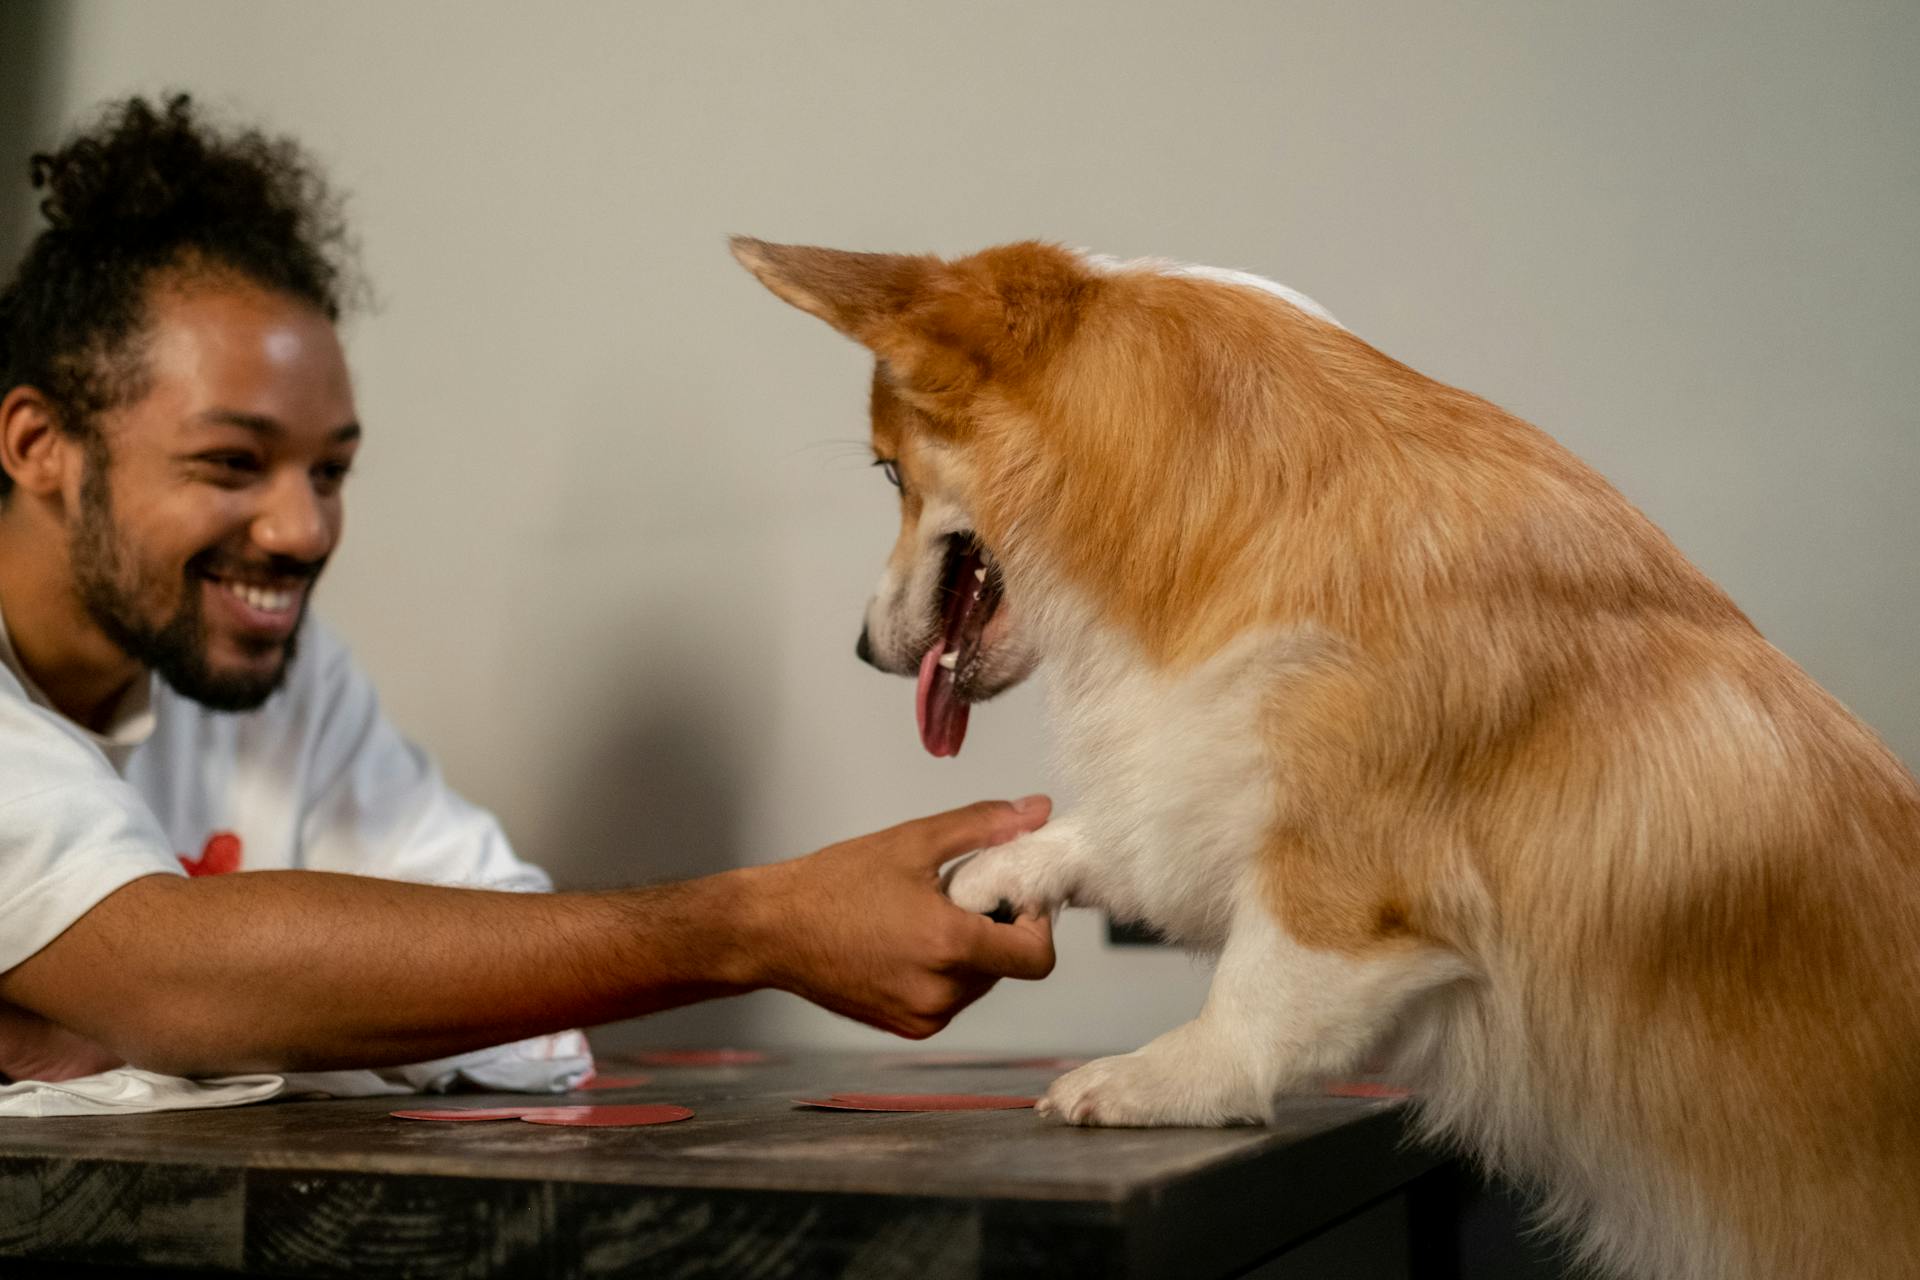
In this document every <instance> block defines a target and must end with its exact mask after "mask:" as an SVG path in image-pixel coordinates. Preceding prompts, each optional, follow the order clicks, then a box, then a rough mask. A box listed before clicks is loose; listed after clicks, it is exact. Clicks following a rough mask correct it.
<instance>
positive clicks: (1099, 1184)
mask: <svg viewBox="0 0 1920 1280" xmlns="http://www.w3.org/2000/svg"><path fill="white" fill-rule="evenodd" d="M910 1059H911V1055H900V1054H894V1055H887V1056H885V1057H877V1056H873V1055H846V1054H840V1055H832V1054H783V1055H779V1056H777V1057H776V1058H775V1060H774V1061H772V1062H769V1063H765V1064H761V1065H754V1066H739V1067H672V1068H657V1067H656V1068H633V1067H626V1066H622V1065H620V1064H618V1063H617V1062H610V1063H603V1066H602V1070H603V1071H605V1072H606V1073H608V1074H614V1073H616V1072H622V1071H626V1072H633V1071H640V1070H645V1071H647V1072H649V1073H650V1074H651V1076H652V1079H651V1080H650V1081H649V1082H648V1083H645V1084H641V1085H638V1086H635V1087H631V1088H625V1089H619V1090H600V1091H595V1092H592V1093H588V1094H581V1095H572V1096H569V1097H566V1098H559V1099H552V1098H541V1099H528V1098H526V1097H525V1096H524V1095H521V1096H513V1097H509V1096H507V1095H499V1094H468V1095H462V1096H460V1097H457V1098H453V1099H449V1100H444V1102H443V1103H440V1102H436V1103H423V1102H420V1101H418V1100H414V1099H399V1100H395V1099H391V1098H376V1099H337V1100H328V1101H305V1102H275V1103H268V1104H264V1105H259V1106H250V1107H241V1108H235V1109H231V1110H216V1111H190V1112H170V1113H161V1114H154V1115H136V1116H119V1117H81V1118H72V1119H46V1120H17V1119H8V1120H0V1275H5V1276H9V1277H10V1276H14V1275H18V1274H31V1270H30V1267H31V1265H32V1264H30V1263H29V1262H26V1261H22V1260H39V1262H40V1263H41V1264H42V1265H43V1266H44V1267H45V1271H44V1273H45V1274H49V1275H60V1276H87V1275H92V1276H104V1275H120V1274H124V1273H123V1272H122V1271H121V1270H119V1269H120V1268H132V1267H141V1268H155V1267H157V1268H172V1269H178V1270H186V1271H191V1272H194V1273H203V1272H213V1273H228V1274H233V1273H239V1274H246V1275H288V1276H350V1277H354V1278H355V1280H379V1278H381V1277H389V1276H467V1275H524V1276H534V1277H541V1278H542V1280H546V1278H548V1277H569V1276H647V1277H713V1278H715V1280H722V1278H729V1280H730V1278H731V1277H763V1276H764V1277H803V1276H857V1277H863V1278H867V1280H885V1278H892V1277H898V1278H899V1280H947V1278H949V1277H952V1278H954V1280H958V1278H961V1277H989V1276H991V1277H1015V1276H1048V1277H1070V1276H1127V1277H1149V1276H1153V1277H1158V1276H1167V1277H1180V1278H1182V1280H1188V1278H1191V1277H1207V1276H1239V1275H1248V1274H1251V1275H1256V1276H1259V1277H1262V1280H1267V1278H1269V1277H1271V1278H1273V1280H1281V1278H1289V1280H1290V1278H1292V1277H1296V1276H1297V1277H1301V1278H1302V1280H1306V1278H1309V1277H1323V1276H1325V1275H1329V1274H1339V1275H1341V1276H1343V1277H1352V1280H1372V1278H1373V1277H1380V1278H1381V1280H1386V1278H1388V1277H1395V1278H1398V1277H1406V1276H1410V1275H1423V1274H1428V1273H1427V1272H1424V1271H1418V1270H1415V1269H1410V1265H1409V1262H1408V1259H1409V1257H1410V1256H1412V1254H1414V1253H1417V1252H1418V1251H1417V1250H1415V1249H1414V1248H1413V1246H1412V1245H1411V1244H1410V1243H1409V1231H1410V1230H1411V1229H1412V1228H1410V1227H1409V1220H1410V1217H1409V1215H1410V1214H1414V1216H1416V1217H1417V1211H1416V1210H1415V1209H1414V1208H1411V1207H1410V1206H1412V1204H1413V1200H1412V1198H1411V1197H1410V1196H1409V1195H1408V1188H1409V1187H1410V1186H1412V1185H1414V1184H1416V1180H1418V1179H1420V1178H1421V1176H1422V1175H1423V1174H1425V1173H1427V1172H1428V1171H1429V1170H1432V1169H1434V1168H1435V1167H1436V1166H1438V1165H1439V1164H1441V1162H1442V1158H1441V1157H1440V1156H1438V1155H1436V1154H1434V1153H1432V1152H1429V1151H1427V1150H1424V1149H1422V1148H1419V1147H1415V1146H1412V1145H1409V1144H1407V1143H1406V1142H1405V1141H1404V1139H1405V1132H1404V1129H1403V1124H1402V1120H1401V1116H1400V1114H1399V1109H1398V1108H1397V1107H1396V1106H1395V1105H1394V1104H1392V1103H1390V1102H1382V1101H1372V1100H1364V1099H1351V1098H1332V1097H1327V1098H1318V1097H1316V1098H1302V1099H1298V1100H1294V1101H1290V1102H1288V1103H1287V1104H1286V1105H1285V1106H1284V1107H1283V1108H1282V1110H1281V1113H1280V1116H1279V1118H1278V1120H1277V1122H1276V1123H1275V1124H1274V1125H1272V1126H1271V1127H1267V1128H1241V1129H1229V1130H1096V1129H1070V1128H1065V1127H1062V1126H1058V1125H1054V1124H1049V1123H1045V1122H1043V1121H1040V1120H1039V1119H1038V1118H1036V1117H1035V1116H1034V1115H1033V1113H1032V1112H1030V1111H999V1112H975V1113H964V1114H942V1115H899V1114H856V1113H842V1112H825V1111H818V1110H809V1109H802V1108H797V1107H795V1106H794V1104H793V1101H792V1100H793V1099H795V1098H799V1097H809V1096H819V1095H821V1094H823V1093H828V1092H836V1091H838V1092H844V1091H853V1090H864V1091H871V1092H888V1093H907V1092H911V1093H933V1092H941V1093H945V1092H988V1093H1005V1094H1036V1093H1039V1092H1041V1091H1042V1090H1043V1088H1044V1087H1045V1085H1046V1083H1047V1081H1048V1080H1049V1079H1050V1078H1051V1077H1052V1076H1053V1075H1055V1074H1057V1071H1055V1070H1050V1069H1046V1068H1041V1069H1033V1068H1020V1067H981V1066H960V1067H954V1066H946V1067H929V1066H924V1065H907V1063H908V1061H909V1060H910ZM654 1101H660V1102H678V1103H682V1104H684V1105H686V1106H689V1107H691V1108H692V1109H693V1110H694V1112H695V1113H696V1114H695V1117H694V1118H693V1119H691V1120H686V1121H682V1122H680V1123H677V1124H670V1125H663V1126H658V1127H653V1128H645V1129H559V1128H544V1127H538V1126H534V1125H529V1124H523V1123H520V1122H518V1121H506V1122H502V1123H463V1124H432V1123H422V1122H417V1121H413V1122H410V1121H404V1120H397V1119H393V1118H391V1117H390V1116H389V1115H388V1114H387V1113H388V1112H389V1111H390V1110H392V1109H394V1108H395V1107H401V1106H420V1105H450V1106H462V1107H465V1106H485V1105H491V1104H523V1103H529V1102H534V1103H551V1102H593V1103H617V1102H654ZM1334 1257H1338V1258H1339V1259H1341V1260H1342V1261H1341V1263H1340V1267H1341V1269H1340V1270H1338V1271H1337V1272H1334V1271H1329V1270H1327V1264H1326V1263H1325V1260H1326V1259H1328V1258H1334ZM1315 1259H1320V1261H1318V1262H1316V1261H1315Z"/></svg>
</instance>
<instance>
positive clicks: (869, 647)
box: [853, 627, 873, 666]
mask: <svg viewBox="0 0 1920 1280" xmlns="http://www.w3.org/2000/svg"><path fill="white" fill-rule="evenodd" d="M853 653H854V656H855V657H857V658H859V659H860V661H862V662H864V663H866V664H867V665H868V666H872V665H873V637H872V636H870V635H868V634H867V629H866V628H865V627H862V628H860V640H859V642H858V643H857V644H855V645H854V646H853Z"/></svg>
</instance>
